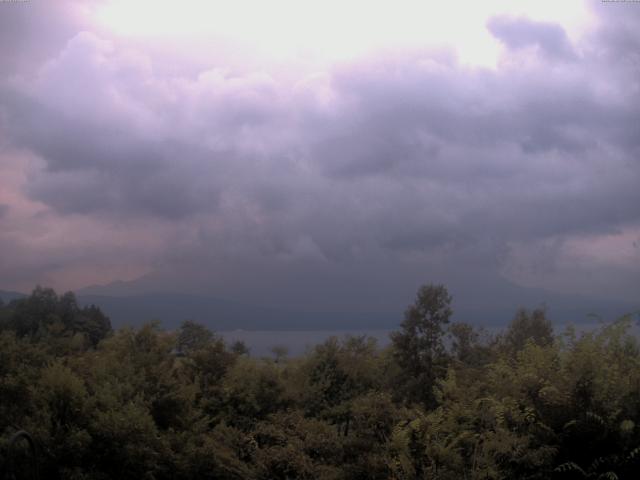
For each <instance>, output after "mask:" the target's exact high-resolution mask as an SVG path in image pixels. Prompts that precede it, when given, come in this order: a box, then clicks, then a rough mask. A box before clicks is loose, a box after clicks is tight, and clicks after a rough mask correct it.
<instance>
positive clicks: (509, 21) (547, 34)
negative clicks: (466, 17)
mask: <svg viewBox="0 0 640 480" xmlns="http://www.w3.org/2000/svg"><path fill="white" fill-rule="evenodd" d="M487 28H489V31H491V33H492V34H493V35H494V36H495V37H496V38H498V39H499V40H500V41H502V42H503V43H504V44H505V45H507V46H508V47H509V48H513V49H520V48H525V47H530V46H537V47H538V48H540V50H541V51H542V52H543V53H544V54H545V55H546V56H548V57H550V58H558V59H564V60H573V59H575V58H576V54H575V52H574V50H573V47H572V45H571V43H570V42H569V38H568V37H567V34H566V33H565V31H564V29H563V28H562V27H561V26H560V25H557V24H554V23H548V22H534V21H532V20H530V19H528V18H512V17H505V16H498V17H493V18H491V20H489V22H488V23H487Z"/></svg>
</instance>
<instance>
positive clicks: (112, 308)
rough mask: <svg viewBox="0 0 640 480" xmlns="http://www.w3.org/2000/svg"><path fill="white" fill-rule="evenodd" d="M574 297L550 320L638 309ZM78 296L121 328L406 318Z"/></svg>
mask: <svg viewBox="0 0 640 480" xmlns="http://www.w3.org/2000/svg"><path fill="white" fill-rule="evenodd" d="M554 300H555V301H554ZM559 300H563V301H562V302H560V301H559ZM574 300H576V303H575V304H568V303H567V299H557V298H556V299H553V298H551V299H550V300H549V302H547V303H546V305H547V308H548V311H549V317H550V319H551V320H552V321H554V322H556V323H576V324H580V323H588V322H593V321H594V317H593V315H596V316H598V317H601V318H604V319H613V318H617V317H619V316H620V315H623V314H626V313H631V312H633V311H634V310H637V309H634V308H633V307H632V306H631V305H621V304H620V303H617V302H604V301H601V302H593V301H592V302H588V301H585V299H583V298H579V299H574ZM78 301H79V303H80V304H81V305H88V304H95V305H98V306H99V307H100V308H101V309H102V310H103V311H104V312H105V314H107V315H108V316H109V317H110V318H111V321H112V323H113V325H114V326H116V327H118V326H123V325H132V326H134V325H140V324H142V323H144V322H146V321H149V320H160V321H161V322H162V324H163V326H164V327H165V328H175V327H177V326H178V325H179V324H180V323H181V322H182V321H183V320H187V319H189V320H195V321H198V322H201V323H203V324H205V325H207V326H208V327H209V328H211V329H213V330H235V329H243V330H334V329H335V330H341V329H348V330H358V329H365V330H367V329H369V330H374V329H393V328H397V326H398V325H399V324H400V322H401V321H402V317H403V312H402V311H397V312H341V311H327V312H317V311H315V312H314V311H297V310H288V309H279V308H270V307H261V306H255V305H247V304H242V303H238V302H232V301H228V300H222V299H219V298H213V297H206V296H197V295H185V294H172V293H150V294H141V295H132V296H127V297H117V296H106V295H87V294H80V295H79V296H78ZM540 305H541V303H539V302H537V303H529V304H521V305H520V306H523V307H526V308H535V307H537V306H540ZM516 309H517V307H516V306H514V307H495V308H492V307H487V306H476V307H474V306H469V305H464V304H458V305H456V304H454V316H453V320H454V321H464V322H468V323H471V324H474V325H484V326H500V325H505V324H506V323H508V322H509V321H510V320H511V319H512V318H513V316H514V314H515V312H516Z"/></svg>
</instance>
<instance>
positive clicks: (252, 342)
mask: <svg viewBox="0 0 640 480" xmlns="http://www.w3.org/2000/svg"><path fill="white" fill-rule="evenodd" d="M391 332H392V330H282V331H275V330H232V331H223V332H218V333H219V334H220V335H222V336H223V337H224V339H225V341H226V342H227V344H231V343H233V342H235V341H237V340H240V341H243V342H244V343H245V344H246V346H247V347H248V348H249V351H250V354H251V356H252V357H263V356H273V354H272V353H271V349H272V348H273V347H276V346H278V347H285V348H286V349H287V350H288V352H289V355H290V356H297V355H302V354H303V353H305V352H307V351H308V350H309V349H311V348H313V347H314V346H315V345H318V344H319V343H322V342H324V341H325V340H327V339H328V338H330V337H333V336H335V337H339V338H342V337H345V336H347V335H351V336H354V337H355V336H362V335H366V336H369V337H373V338H375V339H376V341H377V342H378V346H379V347H385V346H387V345H388V344H389V342H390V339H389V334H390V333H391Z"/></svg>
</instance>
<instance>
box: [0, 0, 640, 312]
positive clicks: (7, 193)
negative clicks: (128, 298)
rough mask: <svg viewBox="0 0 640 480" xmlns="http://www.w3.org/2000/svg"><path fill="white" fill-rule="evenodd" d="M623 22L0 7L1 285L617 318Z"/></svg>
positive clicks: (373, 8) (627, 194)
mask: <svg viewBox="0 0 640 480" xmlns="http://www.w3.org/2000/svg"><path fill="white" fill-rule="evenodd" d="M639 26H640V3H637V2H600V1H592V2H573V1H563V2H557V1H556V2H544V1H535V2H524V1H523V2H512V1H488V0H485V1H482V2H469V3H466V2H435V1H434V2H425V1H411V0H396V1H393V2H391V1H388V2H385V1H378V2H377V1H373V0H368V1H360V0H353V1H350V2H344V1H338V0H323V1H317V0H315V1H306V0H273V1H270V2H251V1H248V0H236V1H234V2H226V1H213V0H212V1H197V0H190V1H182V0H181V1H166V2H161V1H157V0H156V1H144V0H140V1H124V0H122V1H120V0H112V1H110V0H103V1H88V0H87V1H80V0H77V1H74V0H64V1H62V0H61V1H56V2H53V1H44V0H27V1H22V2H0V288H2V289H13V290H23V291H28V290H30V289H31V288H32V287H33V286H34V285H35V284H37V283H40V284H44V285H50V286H54V287H55V288H57V289H60V290H64V289H78V288H81V287H85V286H88V285H95V284H107V283H110V282H114V281H132V280H135V282H133V283H132V284H131V288H134V286H135V288H139V289H142V290H145V289H146V290H164V291H176V292H193V293H207V294H211V295H215V296H219V297H223V298H230V299H246V298H250V299H251V300H252V301H253V302H255V303H261V304H277V305H285V304H286V305H296V306H299V305H306V306H314V308H316V307H317V308H346V307H350V308H351V307H352V308H359V309H362V308H368V309H371V308H381V309H383V308H396V306H397V305H400V304H406V300H407V299H408V298H411V297H412V296H413V294H414V292H415V289H416V287H417V286H418V285H419V284H421V283H425V282H444V283H446V284H448V285H450V286H451V288H452V289H453V290H454V292H461V293H462V294H467V295H473V294H474V292H475V294H476V295H478V296H483V297H484V298H485V299H486V300H488V301H497V299H499V298H500V297H501V296H504V295H506V294H508V288H507V287H509V288H510V287H512V286H515V287H526V288H536V289H545V290H548V291H550V292H554V293H558V294H579V295H585V296H598V297H602V298H609V299H618V300H625V301H629V300H631V301H633V300H637V299H638V291H639V290H640V28H638V27H639Z"/></svg>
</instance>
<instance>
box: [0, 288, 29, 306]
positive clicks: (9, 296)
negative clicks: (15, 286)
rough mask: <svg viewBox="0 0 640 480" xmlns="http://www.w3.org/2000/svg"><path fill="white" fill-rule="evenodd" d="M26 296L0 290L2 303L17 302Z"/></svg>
mask: <svg viewBox="0 0 640 480" xmlns="http://www.w3.org/2000/svg"><path fill="white" fill-rule="evenodd" d="M26 296H27V295H26V294H24V293H20V292H11V291H7V290H0V299H2V301H3V302H5V303H9V302H10V301H11V300H15V299H17V298H24V297H26Z"/></svg>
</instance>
